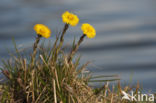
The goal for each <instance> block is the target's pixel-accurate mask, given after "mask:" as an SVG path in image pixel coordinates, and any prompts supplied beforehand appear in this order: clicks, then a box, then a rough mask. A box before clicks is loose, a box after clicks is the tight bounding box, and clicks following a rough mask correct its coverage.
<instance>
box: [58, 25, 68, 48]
mask: <svg viewBox="0 0 156 103" xmlns="http://www.w3.org/2000/svg"><path fill="white" fill-rule="evenodd" d="M68 28H69V25H68V24H65V26H64V28H63V31H62V34H61V37H60V44H59V46H58V48H59V49H60V48H61V47H62V45H63V42H64V35H65V33H66V31H67V29H68Z"/></svg>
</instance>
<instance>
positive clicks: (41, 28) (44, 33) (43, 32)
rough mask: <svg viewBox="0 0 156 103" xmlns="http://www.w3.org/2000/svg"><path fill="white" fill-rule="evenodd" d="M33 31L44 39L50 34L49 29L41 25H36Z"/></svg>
mask: <svg viewBox="0 0 156 103" xmlns="http://www.w3.org/2000/svg"><path fill="white" fill-rule="evenodd" d="M34 30H35V31H36V33H37V34H38V35H41V36H42V37H45V38H49V37H50V34H51V31H50V29H49V28H48V27H47V26H45V25H43V24H36V25H35V26H34Z"/></svg>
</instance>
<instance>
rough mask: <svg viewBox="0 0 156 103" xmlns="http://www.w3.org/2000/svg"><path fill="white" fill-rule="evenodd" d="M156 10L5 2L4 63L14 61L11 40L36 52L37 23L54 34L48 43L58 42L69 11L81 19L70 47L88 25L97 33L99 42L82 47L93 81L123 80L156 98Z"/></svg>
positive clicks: (0, 39) (1, 5)
mask: <svg viewBox="0 0 156 103" xmlns="http://www.w3.org/2000/svg"><path fill="white" fill-rule="evenodd" d="M155 5H156V1H155V0H1V1H0V59H7V58H9V55H8V52H7V49H9V50H10V51H13V48H14V47H13V44H12V38H14V39H15V41H16V43H17V46H18V48H19V49H22V48H29V47H31V45H32V43H33V42H34V39H35V36H36V35H35V32H34V31H33V26H34V25H35V24H36V23H43V24H46V25H48V26H49V27H50V28H51V29H52V37H51V38H50V39H49V40H52V41H54V39H55V35H56V33H57V32H58V31H60V30H61V29H62V28H63V23H62V21H61V14H62V13H63V12H64V11H66V10H68V11H72V12H73V13H76V14H77V15H78V16H79V18H80V23H79V25H78V26H77V27H71V28H70V29H69V30H68V32H67V34H66V36H65V40H66V43H67V45H68V44H69V45H70V44H71V42H72V41H71V39H73V38H74V37H77V38H78V37H80V35H81V34H82V32H81V30H80V26H81V24H82V23H84V22H88V23H90V24H92V25H93V26H94V27H95V29H96V31H97V36H96V37H95V38H94V39H87V38H86V39H85V41H84V42H83V43H82V45H81V48H80V49H79V53H80V54H81V55H82V58H81V63H84V62H85V61H91V62H92V63H91V64H90V65H89V67H88V68H89V69H90V71H92V72H93V74H94V75H112V74H118V75H119V76H120V78H121V82H122V83H132V84H135V83H137V81H139V83H140V85H141V86H142V87H143V88H144V90H145V91H152V92H155V91H156V6H155ZM13 52H14V51H13ZM0 64H1V63H0ZM97 85H98V84H97Z"/></svg>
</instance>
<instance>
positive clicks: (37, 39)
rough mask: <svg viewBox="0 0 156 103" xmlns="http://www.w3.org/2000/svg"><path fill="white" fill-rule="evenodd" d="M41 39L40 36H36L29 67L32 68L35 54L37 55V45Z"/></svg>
mask: <svg viewBox="0 0 156 103" xmlns="http://www.w3.org/2000/svg"><path fill="white" fill-rule="evenodd" d="M41 37H42V36H41V35H38V36H37V38H36V41H35V43H34V46H33V54H32V58H31V67H33V66H34V62H35V57H36V53H37V47H38V43H39V41H40V39H41Z"/></svg>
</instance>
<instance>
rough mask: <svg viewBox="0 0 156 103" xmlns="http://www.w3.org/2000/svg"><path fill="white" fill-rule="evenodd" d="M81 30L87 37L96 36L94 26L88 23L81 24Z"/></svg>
mask: <svg viewBox="0 0 156 103" xmlns="http://www.w3.org/2000/svg"><path fill="white" fill-rule="evenodd" d="M81 30H82V32H83V34H84V35H86V36H87V37H88V38H94V37H95V36H96V31H95V29H94V27H93V26H92V25H90V24H88V23H84V24H82V26H81Z"/></svg>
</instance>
